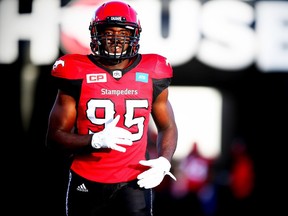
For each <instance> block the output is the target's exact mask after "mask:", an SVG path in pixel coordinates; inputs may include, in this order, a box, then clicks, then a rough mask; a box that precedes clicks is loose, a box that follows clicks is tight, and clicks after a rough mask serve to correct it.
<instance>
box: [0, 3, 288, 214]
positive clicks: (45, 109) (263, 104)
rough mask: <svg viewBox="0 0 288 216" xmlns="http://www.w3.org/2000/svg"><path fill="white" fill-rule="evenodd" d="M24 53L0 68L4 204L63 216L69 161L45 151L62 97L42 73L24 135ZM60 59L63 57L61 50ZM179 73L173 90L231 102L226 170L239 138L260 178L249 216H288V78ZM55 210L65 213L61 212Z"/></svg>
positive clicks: (189, 67)
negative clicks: (286, 215) (285, 215)
mask: <svg viewBox="0 0 288 216" xmlns="http://www.w3.org/2000/svg"><path fill="white" fill-rule="evenodd" d="M30 3H31V1H28V0H26V1H20V8H21V9H20V11H21V12H25V11H26V12H27V11H29V8H30V7H29V5H30ZM63 4H64V3H63ZM26 46H29V42H23V41H22V42H19V52H20V55H19V58H18V59H17V61H15V62H14V63H12V64H9V65H3V64H2V65H0V71H1V80H2V85H1V88H2V91H1V92H2V110H3V111H2V133H1V134H2V146H3V147H4V148H3V149H2V153H3V154H2V155H3V159H2V161H3V162H4V164H3V165H2V168H3V171H2V175H3V178H2V180H4V183H3V184H2V187H3V189H4V191H7V194H8V195H7V196H5V200H6V201H8V205H7V207H8V211H9V212H11V214H12V213H14V214H17V213H21V214H24V213H27V214H29V215H34V214H35V215H55V216H58V215H59V216H60V215H62V214H60V213H59V212H61V210H60V208H61V207H62V206H61V205H62V202H64V194H65V183H66V174H67V167H68V164H69V163H67V162H69V159H67V158H65V157H64V158H63V157H62V155H55V154H50V153H49V152H47V149H46V148H45V133H46V128H47V120H48V115H49V112H50V109H51V107H52V105H53V101H54V98H55V94H56V89H55V88H54V87H53V85H51V83H50V80H49V76H50V70H51V67H52V65H44V66H39V70H40V76H39V77H38V80H37V86H36V91H35V95H33V97H34V100H35V103H34V106H33V115H32V119H31V122H30V126H29V128H28V130H25V129H24V127H23V124H22V117H21V112H20V111H21V110H20V95H21V88H20V86H21V85H20V83H21V70H22V67H23V65H24V61H25V60H24V59H25V52H24V49H23V47H26ZM59 53H60V54H59V55H61V54H62V53H61V51H60V50H59ZM287 61H288V59H287ZM190 71H193V73H191V72H190ZM174 74H175V77H174V80H173V85H175V86H182V85H185V86H187V85H188V86H207V87H214V88H216V89H218V90H219V91H220V92H221V93H223V94H224V95H227V96H228V97H229V98H231V102H232V104H233V106H232V107H233V110H232V111H233V123H232V124H230V125H229V128H228V126H225V125H223V130H229V132H230V133H229V136H225V137H224V138H225V139H224V140H223V141H222V142H223V143H222V145H223V153H224V158H221V160H222V161H221V163H220V164H221V165H222V166H223V167H225V166H227V164H225V163H226V162H227V161H226V159H225V152H227V151H228V150H227V149H228V148H229V144H231V143H232V141H233V139H234V138H235V137H241V138H242V139H243V140H244V141H245V143H246V144H247V149H248V152H249V154H250V155H251V157H252V159H253V162H254V165H255V174H256V179H255V188H254V190H253V194H252V195H251V197H252V199H251V200H250V201H249V202H250V203H249V205H248V207H247V205H246V206H245V208H246V209H247V211H246V212H245V213H247V214H246V215H253V214H260V213H262V212H264V213H267V214H269V213H271V215H276V214H280V212H281V213H282V212H283V211H284V212H287V207H286V206H285V201H286V200H287V199H286V198H285V197H286V195H287V192H286V183H287V178H286V170H287V167H286V164H287V162H286V158H287V154H286V148H287V144H288V139H287V129H288V71H286V72H283V71H271V72H269V73H263V72H261V71H259V70H258V69H257V68H256V67H255V65H251V66H250V67H249V68H246V69H244V70H241V71H237V72H233V73H227V71H221V70H216V69H215V68H210V67H209V66H207V65H203V64H202V63H200V62H199V61H197V59H193V60H191V61H190V62H189V63H187V64H185V65H182V66H180V67H174ZM183 100H187V98H183ZM230 111H231V110H230ZM223 118H225V107H224V110H223ZM224 120H225V119H224ZM224 122H226V121H224ZM3 129H4V130H3ZM6 163H7V165H6ZM6 177H8V179H7V178H6ZM6 179H7V181H5V180H6ZM6 183H8V185H7V186H5V185H6ZM4 187H5V188H4ZM159 197H161V194H160V195H159ZM219 199H220V198H219ZM170 201H171V200H170ZM158 202H159V206H158V207H157V208H160V207H161V208H163V209H164V208H165V206H166V203H169V201H167V200H165V199H163V203H161V201H157V203H158ZM164 202H166V203H164ZM171 203H172V204H173V201H171ZM221 203H223V206H225V205H226V204H227V208H229V200H225V197H224V198H223V200H221ZM225 203H226V204H225ZM162 204H163V205H162ZM169 205H170V203H169ZM166 207H167V206H166ZM39 209H40V210H39ZM240 209H241V207H240ZM57 210H58V213H59V214H58V213H55V212H56V211H57ZM180 210H181V212H182V209H179V211H180ZM242 210H243V209H242ZM176 211H177V209H176ZM236 211H237V210H236ZM162 212H164V211H162ZM165 213H166V212H165ZM229 213H231V212H229ZM9 215H10V213H9ZM230 215H231V214H230ZM234 215H236V212H235V214H234ZM222 216H223V215H222Z"/></svg>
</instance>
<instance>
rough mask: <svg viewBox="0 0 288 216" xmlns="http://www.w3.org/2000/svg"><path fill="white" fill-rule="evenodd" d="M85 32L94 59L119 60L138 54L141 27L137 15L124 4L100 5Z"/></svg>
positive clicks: (108, 3)
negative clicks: (87, 31)
mask: <svg viewBox="0 0 288 216" xmlns="http://www.w3.org/2000/svg"><path fill="white" fill-rule="evenodd" d="M89 30H90V35H91V43H90V47H91V51H92V52H93V53H94V55H95V56H98V57H101V58H105V59H110V60H122V59H127V58H132V57H134V56H135V55H137V54H138V50H139V40H140V32H141V26H140V22H139V20H138V18H137V12H136V11H135V10H134V9H133V8H132V7H131V6H130V5H128V4H125V3H122V2H117V1H110V2H107V3H104V4H103V5H101V6H100V7H99V8H98V9H97V10H96V12H95V14H94V16H93V18H92V20H91V22H90V26H89Z"/></svg>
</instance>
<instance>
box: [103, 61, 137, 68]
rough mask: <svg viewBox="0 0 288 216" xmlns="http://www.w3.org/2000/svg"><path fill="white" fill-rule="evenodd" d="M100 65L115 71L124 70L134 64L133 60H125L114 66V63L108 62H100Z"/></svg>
mask: <svg viewBox="0 0 288 216" xmlns="http://www.w3.org/2000/svg"><path fill="white" fill-rule="evenodd" d="M100 63H101V64H102V65H103V66H105V67H106V68H108V69H110V70H115V69H118V70H119V69H120V70H123V69H125V68H127V67H128V66H129V65H131V64H132V60H130V59H123V60H121V61H119V62H115V64H113V62H107V61H100Z"/></svg>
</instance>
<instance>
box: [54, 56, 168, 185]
mask: <svg viewBox="0 0 288 216" xmlns="http://www.w3.org/2000/svg"><path fill="white" fill-rule="evenodd" d="M172 75H173V71H172V67H171V65H170V64H169V63H168V61H167V59H166V58H165V57H163V56H161V55H157V54H142V55H140V54H139V55H138V56H137V59H136V61H135V62H134V63H133V64H132V65H130V66H129V67H128V68H126V69H124V70H108V69H106V68H104V67H103V66H101V65H100V64H97V62H95V60H94V58H93V56H92V55H88V56H87V55H79V54H67V55H64V56H62V57H60V58H59V59H57V61H56V62H55V64H54V66H53V69H52V76H53V77H55V78H56V80H57V83H58V87H59V88H60V89H62V90H64V91H65V92H67V93H68V94H70V95H72V96H73V97H74V98H75V100H76V101H77V112H78V115H77V122H76V125H75V129H76V130H75V131H76V133H79V134H92V133H96V132H99V131H101V130H103V129H104V126H105V122H107V121H108V120H110V119H111V118H115V117H116V116H117V115H120V120H119V122H118V124H117V126H118V127H123V128H125V129H127V130H129V131H131V133H132V134H133V145H132V146H127V147H126V152H124V153H123V152H118V151H116V150H112V149H100V150H97V151H95V152H92V153H90V154H82V155H75V156H74V159H73V162H72V164H71V169H72V170H73V171H74V172H75V173H77V174H78V175H80V176H82V177H84V178H86V179H88V180H92V181H97V182H103V183H118V182H126V181H130V180H133V179H135V178H136V177H137V175H138V174H139V173H140V172H142V171H143V170H144V169H145V167H142V166H141V165H140V164H139V161H140V160H143V159H145V155H146V148H147V131H148V124H149V118H150V112H151V107H152V103H153V98H155V97H156V96H157V95H158V94H159V93H161V91H162V90H163V89H165V88H167V87H168V86H169V84H170V79H171V78H172Z"/></svg>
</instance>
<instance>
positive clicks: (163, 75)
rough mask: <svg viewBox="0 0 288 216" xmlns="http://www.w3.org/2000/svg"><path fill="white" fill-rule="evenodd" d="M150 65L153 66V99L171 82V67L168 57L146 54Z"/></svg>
mask: <svg viewBox="0 0 288 216" xmlns="http://www.w3.org/2000/svg"><path fill="white" fill-rule="evenodd" d="M148 60H149V62H150V66H153V73H152V80H153V101H154V100H155V99H156V98H157V96H158V95H159V94H160V93H161V92H162V91H163V90H164V89H166V88H168V86H169V85H170V84H171V81H172V77H173V68H172V66H171V64H170V63H169V61H168V59H167V58H166V57H164V56H161V55H158V54H148Z"/></svg>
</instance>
